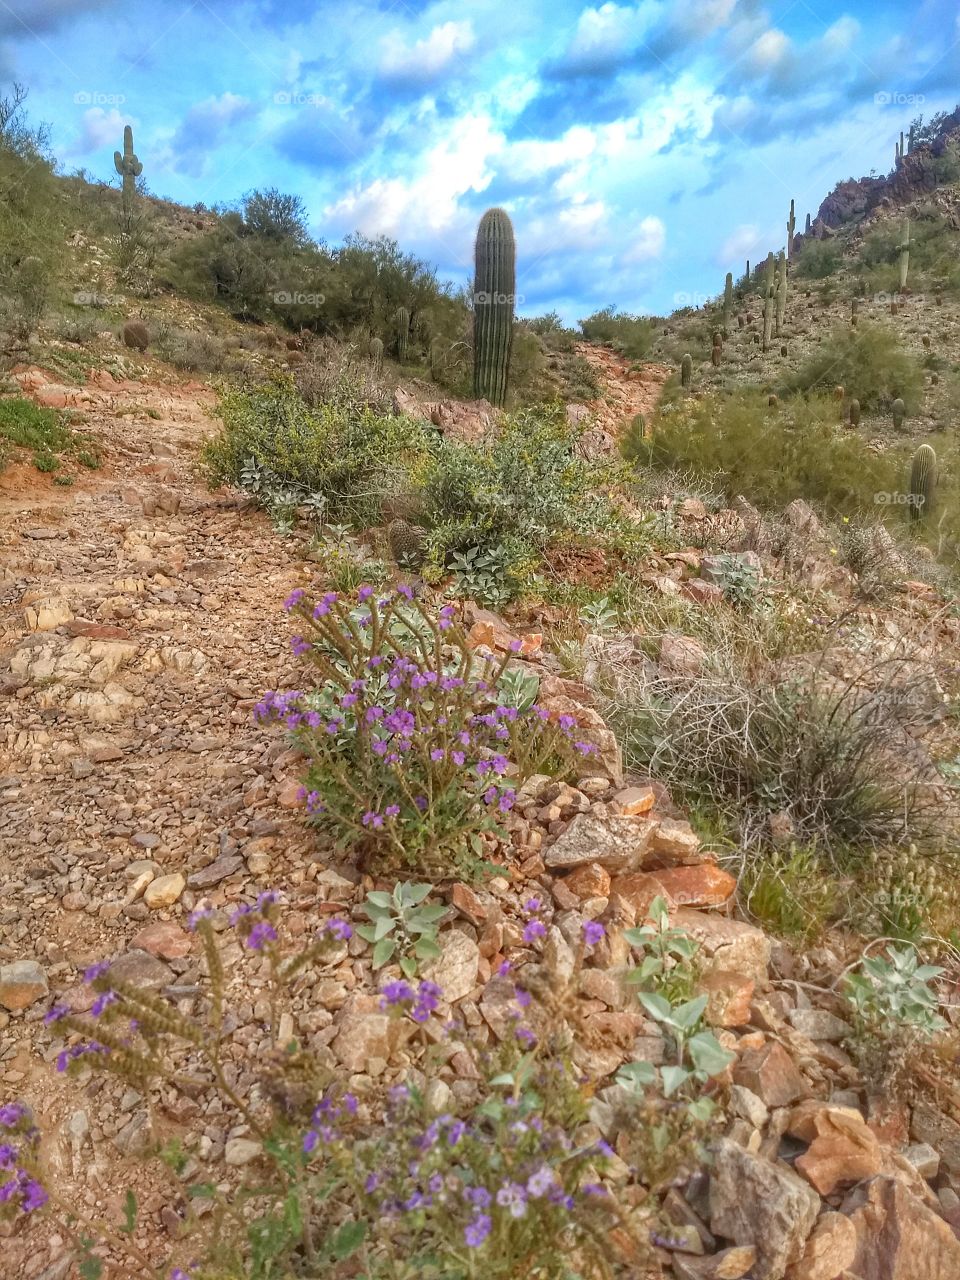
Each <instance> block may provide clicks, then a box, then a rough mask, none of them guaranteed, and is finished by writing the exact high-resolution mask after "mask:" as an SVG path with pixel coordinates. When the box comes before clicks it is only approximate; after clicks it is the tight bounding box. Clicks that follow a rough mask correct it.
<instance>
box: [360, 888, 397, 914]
mask: <svg viewBox="0 0 960 1280" xmlns="http://www.w3.org/2000/svg"><path fill="white" fill-rule="evenodd" d="M368 904H370V905H372V906H374V907H381V908H386V910H387V911H389V910H390V909H391V907H392V906H393V898H392V897H391V896H390V894H389V893H384V892H383V891H382V890H380V889H375V890H373V891H372V892H371V893H368V894H367V898H366V902H364V904H363V905H364V908H366V907H367V905H368Z"/></svg>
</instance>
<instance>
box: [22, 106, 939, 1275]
mask: <svg viewBox="0 0 960 1280" xmlns="http://www.w3.org/2000/svg"><path fill="white" fill-rule="evenodd" d="M27 105H28V104H27V102H26V99H25V98H24V97H23V95H22V93H20V92H19V91H18V92H16V93H14V94H13V96H11V97H8V98H5V99H3V100H2V102H0V349H2V359H0V1079H2V1090H0V1236H2V1237H3V1246H2V1250H0V1258H2V1259H3V1261H2V1264H0V1272H2V1274H3V1275H4V1276H9V1277H11V1280H13V1278H14V1277H16V1278H17V1280H19V1278H20V1277H24V1278H25V1280H98V1278H99V1277H114V1276H117V1277H128V1278H130V1280H132V1278H133V1277H137V1278H138V1280H139V1278H143V1277H155V1278H157V1280H159V1278H160V1277H162V1278H163V1280H247V1278H249V1280H295V1278H301V1277H302V1278H304V1280H305V1278H306V1277H312V1276H320V1275H323V1276H328V1277H331V1280H353V1278H359V1277H363V1278H364V1280H413V1277H428V1278H435V1280H441V1278H443V1280H453V1278H454V1277H455V1278H456V1280H475V1277H478V1276H480V1275H485V1276H489V1277H491V1280H493V1278H494V1277H495V1278H497V1280H515V1278H516V1277H518V1276H522V1275H529V1276H531V1277H538V1278H539V1277H543V1278H544V1280H588V1278H589V1280H593V1278H594V1277H597V1278H600V1277H602V1278H604V1280H608V1278H613V1277H617V1278H621V1277H622V1278H623V1280H626V1278H627V1277H650V1278H651V1280H652V1278H653V1277H661V1276H662V1277H674V1278H675V1280H951V1278H953V1277H956V1276H960V1087H958V1071H957V1067H958V1054H960V897H958V890H957V884H958V871H960V865H958V856H957V849H958V841H960V810H958V803H957V800H958V795H957V787H958V785H960V733H958V714H957V709H958V706H960V703H958V698H960V614H958V609H957V599H958V595H957V591H958V586H960V575H958V564H957V546H958V540H960V453H958V449H957V441H956V433H955V426H956V421H957V414H958V410H960V268H958V265H957V264H958V250H960V116H958V114H957V113H954V114H953V115H943V116H941V117H937V118H936V119H935V120H934V121H933V123H932V124H931V123H928V125H927V126H923V123H922V120H920V121H918V122H917V123H916V124H915V127H914V128H913V129H912V130H911V131H910V133H909V134H908V136H907V138H906V140H904V141H903V142H902V152H901V150H900V147H901V143H896V142H895V141H894V145H895V146H896V147H897V154H896V161H895V164H894V166H893V168H892V169H891V171H890V173H889V174H887V175H880V176H877V175H874V176H871V177H866V178H863V179H861V180H851V181H850V182H843V183H841V184H840V185H839V186H838V187H837V188H836V190H834V191H833V192H831V193H829V194H827V195H826V197H825V198H824V199H823V201H822V203H821V204H820V206H819V207H818V209H817V210H816V211H811V217H810V220H809V226H807V227H806V228H805V227H804V225H803V222H804V221H805V217H804V215H805V211H803V210H800V209H796V210H795V211H794V210H789V211H788V210H786V209H785V210H784V218H785V220H787V219H788V218H790V219H791V225H788V227H787V243H785V244H784V245H782V246H781V245H776V246H771V253H770V256H769V258H764V259H763V260H761V261H760V262H752V263H750V264H749V266H748V265H747V264H746V263H745V264H744V268H745V269H744V271H743V272H742V273H741V274H740V275H739V276H737V277H735V276H734V274H733V273H731V276H730V277H728V280H727V281H726V282H725V284H724V283H721V284H720V287H719V288H714V287H713V286H714V285H715V284H717V283H718V282H706V283H705V285H704V289H705V294H704V297H703V299H702V301H701V302H700V304H699V305H696V306H690V307H684V308H682V309H681V310H678V311H676V312H674V313H672V314H670V315H667V316H641V315H634V314H631V313H626V312H622V311H618V310H617V309H616V308H613V307H611V308H608V309H606V310H603V311H599V312H596V313H595V314H593V315H591V316H589V317H586V318H584V319H583V320H582V321H581V322H580V323H579V326H578V327H577V328H575V329H574V328H571V327H569V326H568V325H566V324H564V323H563V321H562V319H561V318H560V317H559V316H558V315H557V314H556V313H551V314H547V315H542V316H539V317H532V318H530V317H527V318H520V317H518V316H517V315H516V314H515V306H514V298H515V295H516V292H517V289H516V282H517V273H518V272H522V267H523V260H524V227H523V225H522V222H521V221H520V220H519V219H512V218H511V216H510V214H509V212H508V211H505V210H504V209H500V208H493V209H491V210H489V211H488V212H487V213H485V214H484V215H483V218H482V220H481V221H480V224H479V226H478V229H477V239H476V257H475V263H474V273H475V274H474V280H473V285H472V288H471V289H469V290H461V291H458V290H457V289H456V288H455V287H453V286H451V285H447V284H445V283H443V282H442V281H441V280H439V279H438V276H437V273H436V272H435V271H434V270H433V268H432V267H431V266H430V264H429V263H427V262H425V261H423V260H421V259H420V258H418V257H416V256H415V255H413V254H409V253H407V252H405V251H404V250H403V248H402V246H400V245H397V244H396V243H394V242H393V241H391V240H388V239H380V240H371V239H367V238H364V237H361V236H356V237H351V238H350V239H349V240H348V241H347V242H346V243H344V244H343V245H341V246H339V247H337V248H330V247H329V246H327V245H325V244H322V243H319V242H317V241H315V240H314V239H313V238H312V237H311V236H310V234H309V231H308V229H307V224H306V220H305V211H304V209H303V207H302V202H300V201H299V200H298V198H297V197H296V196H292V195H285V194H283V193H281V192H279V191H277V190H276V189H270V190H266V191H255V192H253V193H252V194H251V195H250V196H248V197H247V198H246V200H245V201H244V203H243V204H242V206H240V207H238V208H233V209H227V208H223V207H218V208H215V209H210V208H207V207H206V206H197V207H196V208H185V207H182V206H179V205H177V204H175V203H173V202H171V201H166V200H161V199H158V198H156V197H154V196H152V195H151V194H150V193H149V191H148V190H147V189H146V183H145V176H144V174H143V173H141V172H140V168H143V169H144V170H145V171H146V172H148V171H149V157H148V156H143V157H142V158H140V157H139V156H138V153H137V151H136V150H135V146H136V141H135V138H134V137H133V136H132V135H131V136H130V137H128V138H126V139H121V138H118V139H117V144H118V148H119V147H120V146H121V144H122V146H123V150H122V151H121V150H118V153H117V170H118V179H117V184H116V185H111V184H107V183H97V182H94V181H90V180H88V178H87V177H85V176H83V175H76V174H75V175H73V176H67V175H66V174H65V173H64V172H63V171H62V170H61V169H60V168H59V167H58V165H57V164H56V162H55V161H54V160H53V158H52V157H51V156H50V154H49V151H48V149H47V147H46V145H45V140H44V138H43V136H42V132H41V131H38V129H37V127H36V126H35V125H32V124H31V122H30V116H29V114H28V112H27ZM138 166H140V168H138ZM794 218H795V219H796V221H795V223H794V222H793V219H794Z"/></svg>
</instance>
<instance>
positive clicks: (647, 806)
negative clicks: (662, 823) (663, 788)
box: [610, 786, 657, 818]
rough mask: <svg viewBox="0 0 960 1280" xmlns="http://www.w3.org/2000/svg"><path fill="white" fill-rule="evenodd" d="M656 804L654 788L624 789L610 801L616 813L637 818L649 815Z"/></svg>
mask: <svg viewBox="0 0 960 1280" xmlns="http://www.w3.org/2000/svg"><path fill="white" fill-rule="evenodd" d="M656 802H657V793H656V791H654V789H653V787H650V786H647V787H624V788H623V789H622V790H621V791H618V792H617V793H616V795H615V796H614V797H613V799H612V800H611V801H610V808H611V809H612V811H613V812H614V813H619V814H623V815H624V816H625V817H630V818H637V817H641V816H642V815H643V814H645V813H649V812H650V810H651V809H652V808H653V806H654V805H655V804H656Z"/></svg>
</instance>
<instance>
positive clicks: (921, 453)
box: [910, 444, 937, 520]
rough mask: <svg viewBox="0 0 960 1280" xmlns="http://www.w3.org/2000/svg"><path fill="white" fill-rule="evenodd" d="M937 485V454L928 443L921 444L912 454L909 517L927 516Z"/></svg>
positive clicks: (916, 518)
mask: <svg viewBox="0 0 960 1280" xmlns="http://www.w3.org/2000/svg"><path fill="white" fill-rule="evenodd" d="M936 487H937V455H936V454H935V453H934V451H933V450H932V449H931V448H930V446H929V445H928V444H922V445H921V446H920V448H919V449H918V450H917V452H916V453H915V454H914V455H913V465H912V467H911V468H910V519H911V520H920V519H922V518H924V517H926V516H929V514H930V510H931V508H932V506H933V496H934V491H935V490H936Z"/></svg>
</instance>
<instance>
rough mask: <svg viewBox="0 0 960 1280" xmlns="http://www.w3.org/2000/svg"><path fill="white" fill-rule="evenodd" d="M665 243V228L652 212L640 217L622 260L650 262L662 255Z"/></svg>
mask: <svg viewBox="0 0 960 1280" xmlns="http://www.w3.org/2000/svg"><path fill="white" fill-rule="evenodd" d="M666 244H667V228H666V226H665V225H664V224H663V222H662V221H661V220H660V219H659V218H655V217H654V216H653V215H652V214H651V215H650V216H648V217H646V218H641V220H640V223H639V225H638V226H637V230H636V233H635V234H634V237H633V242H632V244H631V245H630V247H629V248H628V249H627V252H626V253H625V254H624V262H651V261H654V260H656V259H657V258H661V257H662V256H663V251H664V249H665V248H666Z"/></svg>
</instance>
